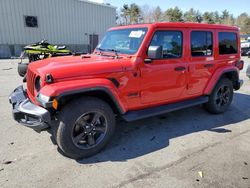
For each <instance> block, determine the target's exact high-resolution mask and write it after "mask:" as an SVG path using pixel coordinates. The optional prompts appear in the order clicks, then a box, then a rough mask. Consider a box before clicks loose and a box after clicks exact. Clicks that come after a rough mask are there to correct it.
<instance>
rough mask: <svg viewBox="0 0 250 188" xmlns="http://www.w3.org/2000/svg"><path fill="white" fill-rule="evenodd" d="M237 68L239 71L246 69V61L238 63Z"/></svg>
mask: <svg viewBox="0 0 250 188" xmlns="http://www.w3.org/2000/svg"><path fill="white" fill-rule="evenodd" d="M236 67H238V69H239V70H242V69H243V68H244V61H243V60H240V61H238V62H237V63H236Z"/></svg>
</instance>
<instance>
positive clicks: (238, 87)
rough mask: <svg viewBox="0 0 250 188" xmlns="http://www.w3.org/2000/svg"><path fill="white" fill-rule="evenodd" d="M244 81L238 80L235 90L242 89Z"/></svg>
mask: <svg viewBox="0 0 250 188" xmlns="http://www.w3.org/2000/svg"><path fill="white" fill-rule="evenodd" d="M243 83H244V82H243V80H238V81H237V83H236V85H235V86H234V89H235V90H239V89H240V88H241V86H242V85H243Z"/></svg>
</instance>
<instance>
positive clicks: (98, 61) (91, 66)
mask: <svg viewBox="0 0 250 188" xmlns="http://www.w3.org/2000/svg"><path fill="white" fill-rule="evenodd" d="M122 61H123V59H115V58H114V57H106V56H100V55H85V56H63V57H55V58H48V59H44V60H40V61H36V62H33V63H31V64H30V65H29V69H30V70H31V71H33V72H36V74H39V75H40V76H42V77H44V76H45V75H46V74H51V75H52V77H53V79H55V80H56V79H67V78H72V77H81V76H91V75H98V74H104V73H113V72H120V71H122V70H123V66H122Z"/></svg>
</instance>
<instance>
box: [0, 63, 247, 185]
mask: <svg viewBox="0 0 250 188" xmlns="http://www.w3.org/2000/svg"><path fill="white" fill-rule="evenodd" d="M243 59H244V60H245V62H246V64H245V69H246V66H247V64H248V63H250V59H249V58H243ZM17 62H18V61H17V60H1V61H0V86H1V90H0V119H1V123H0V143H1V145H0V187H55V188H56V187H93V188H99V187H164V188H166V187H171V188H173V187H227V188H228V187H237V188H240V187H246V188H250V139H249V138H250V119H249V118H250V81H249V79H248V78H246V76H245V71H242V73H241V77H242V78H243V79H244V81H245V83H244V85H243V87H242V89H241V90H239V91H237V92H236V93H235V97H234V100H233V104H232V105H231V107H230V109H229V110H228V111H227V112H226V113H224V114H222V115H211V114H208V113H207V112H206V111H204V110H203V109H202V108H201V107H199V106H198V107H193V108H188V109H184V110H180V111H176V112H172V113H168V114H166V115H164V116H158V117H154V118H148V119H145V120H140V121H136V122H133V123H123V122H121V123H118V126H117V130H116V135H115V137H114V139H113V141H112V142H111V143H110V144H109V146H108V147H107V148H106V149H105V150H104V151H103V152H101V153H99V154H98V155H96V156H94V157H91V158H88V159H84V160H81V161H75V160H72V159H69V158H66V157H64V156H62V155H61V154H60V153H59V152H58V150H57V146H56V145H53V144H52V142H51V139H50V134H49V133H48V132H42V133H41V134H38V133H36V132H34V131H33V130H31V129H28V128H25V127H22V126H20V125H19V124H18V123H16V122H15V121H14V120H13V119H12V115H11V106H10V104H9V103H8V95H9V94H10V93H11V91H12V90H13V89H14V88H15V87H17V86H18V85H21V84H22V79H21V78H20V77H18V75H17V70H16V68H17ZM199 172H200V174H201V173H202V177H201V176H200V175H199Z"/></svg>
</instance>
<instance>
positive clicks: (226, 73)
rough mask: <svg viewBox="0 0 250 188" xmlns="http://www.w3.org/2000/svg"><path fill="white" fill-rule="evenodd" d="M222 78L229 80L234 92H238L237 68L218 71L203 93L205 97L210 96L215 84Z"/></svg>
mask: <svg viewBox="0 0 250 188" xmlns="http://www.w3.org/2000/svg"><path fill="white" fill-rule="evenodd" d="M222 78H228V79H229V80H231V81H232V83H233V87H234V89H235V90H238V89H239V88H240V87H239V84H238V82H239V71H238V70H237V68H231V69H227V70H220V71H218V72H217V73H215V74H214V76H213V77H212V79H211V80H210V82H209V83H208V84H207V87H206V88H205V91H204V93H205V94H206V95H210V94H211V93H212V91H213V89H214V88H215V86H216V84H217V83H218V81H219V80H221V79H222Z"/></svg>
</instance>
